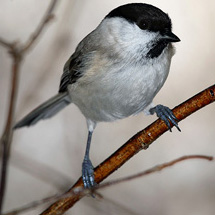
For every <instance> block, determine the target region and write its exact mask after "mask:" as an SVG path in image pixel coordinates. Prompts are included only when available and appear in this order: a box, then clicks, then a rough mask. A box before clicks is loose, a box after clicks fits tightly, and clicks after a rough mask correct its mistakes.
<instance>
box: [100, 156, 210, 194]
mask: <svg viewBox="0 0 215 215" xmlns="http://www.w3.org/2000/svg"><path fill="white" fill-rule="evenodd" d="M190 159H204V160H208V161H212V160H213V159H214V158H213V157H211V156H205V155H187V156H183V157H180V158H178V159H175V160H173V161H170V162H167V163H163V164H160V165H157V166H155V167H152V168H151V169H148V170H145V171H143V172H140V173H137V174H135V175H132V176H128V177H125V178H121V179H116V180H113V181H109V182H106V183H104V184H102V185H100V186H99V188H100V189H101V188H106V187H109V186H111V185H116V184H119V183H122V182H127V181H130V180H133V179H136V178H140V177H143V176H146V175H149V174H152V173H155V172H159V171H161V170H163V169H165V168H167V167H171V166H173V165H175V164H176V163H179V162H181V161H184V160H190ZM96 190H97V188H96Z"/></svg>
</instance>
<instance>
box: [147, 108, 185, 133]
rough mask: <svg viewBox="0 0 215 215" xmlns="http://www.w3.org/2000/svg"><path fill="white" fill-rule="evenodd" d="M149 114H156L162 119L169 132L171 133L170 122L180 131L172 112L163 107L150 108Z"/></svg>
mask: <svg viewBox="0 0 215 215" xmlns="http://www.w3.org/2000/svg"><path fill="white" fill-rule="evenodd" d="M150 113H151V114H154V113H156V114H157V116H158V117H159V118H160V119H162V120H163V121H164V122H165V124H166V125H167V127H168V128H169V130H170V131H171V132H172V129H171V125H170V122H171V123H172V124H173V125H174V126H175V127H176V128H177V129H178V130H179V131H181V129H180V128H179V126H178V122H177V118H176V117H175V115H174V114H173V112H172V111H171V110H170V109H169V108H168V107H166V106H163V105H157V106H156V107H154V108H152V109H151V110H150Z"/></svg>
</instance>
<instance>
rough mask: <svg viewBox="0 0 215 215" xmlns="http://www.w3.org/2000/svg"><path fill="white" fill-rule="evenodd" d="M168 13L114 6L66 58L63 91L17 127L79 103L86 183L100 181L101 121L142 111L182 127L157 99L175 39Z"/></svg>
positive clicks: (138, 6)
mask: <svg viewBox="0 0 215 215" xmlns="http://www.w3.org/2000/svg"><path fill="white" fill-rule="evenodd" d="M179 41H180V39H179V38H178V37H177V36H176V35H175V34H173V33H172V24H171V19H170V18H169V16H168V15H167V14H166V13H164V12H163V11H162V10H160V9H159V8H157V7H155V6H152V5H149V4H143V3H131V4H125V5H122V6H119V7H117V8H115V9H114V10H112V11H111V12H110V13H109V14H108V15H106V17H105V18H104V19H103V20H102V21H101V23H100V24H99V25H98V27H97V28H96V29H95V30H93V31H92V32H91V33H90V34H88V35H87V36H86V37H85V38H84V39H83V40H82V41H81V42H80V43H79V44H78V46H77V48H76V50H75V52H74V53H73V54H72V55H71V57H70V58H69V59H68V61H67V62H66V64H65V66H64V69H63V74H62V77H61V81H60V87H59V92H58V94H57V95H55V96H53V97H52V98H50V99H49V100H47V101H46V102H44V103H43V104H41V105H40V106H38V107H37V108H36V109H34V110H33V111H32V112H30V113H29V114H28V115H27V116H26V117H24V118H23V119H22V120H21V121H19V122H18V123H17V124H16V125H15V126H14V128H20V127H23V126H31V125H34V124H36V123H37V122H38V121H39V120H41V119H47V118H50V117H52V116H53V115H55V114H56V113H58V112H59V111H60V110H62V109H63V108H65V107H66V106H67V105H69V104H71V103H73V104H75V105H77V106H78V108H79V109H80V110H81V112H82V114H83V115H84V116H85V118H86V122H87V126H88V139H87V146H86V152H85V156H84V160H83V163H82V179H83V183H84V186H85V188H92V187H93V186H95V185H96V182H95V180H94V167H93V165H92V163H91V160H90V156H89V151H90V144H91V139H92V134H93V131H94V129H95V127H96V125H97V123H98V122H111V121H114V120H118V119H123V118H125V117H128V116H131V115H136V114H138V113H140V112H142V111H144V112H145V113H146V114H154V113H156V114H157V116H158V117H159V118H160V119H162V120H163V121H164V122H165V123H166V125H167V126H168V128H169V129H170V131H171V124H173V125H174V126H176V127H177V129H178V130H179V131H180V129H179V127H178V124H177V118H176V117H175V116H174V114H173V113H172V111H171V110H170V109H169V108H168V107H166V106H163V105H157V106H154V105H153V104H152V100H153V98H154V97H155V95H156V94H157V93H158V91H159V90H160V89H161V87H162V86H163V84H164V82H165V81H166V79H167V76H168V73H169V69H170V63H171V58H172V56H173V55H174V52H175V51H174V47H173V45H172V43H173V42H179Z"/></svg>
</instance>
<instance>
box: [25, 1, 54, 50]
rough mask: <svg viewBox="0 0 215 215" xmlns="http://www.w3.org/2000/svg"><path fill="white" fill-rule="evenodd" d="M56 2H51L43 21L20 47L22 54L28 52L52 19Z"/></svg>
mask: <svg viewBox="0 0 215 215" xmlns="http://www.w3.org/2000/svg"><path fill="white" fill-rule="evenodd" d="M57 1H58V0H52V2H51V3H50V5H49V8H48V10H47V11H46V13H45V15H44V17H43V19H42V20H41V22H40V23H39V26H38V27H37V29H36V30H35V32H34V33H33V34H32V35H31V36H30V37H29V39H28V41H27V42H26V43H25V45H24V46H23V47H22V50H21V51H22V53H24V52H26V51H28V50H29V48H30V47H32V45H33V44H34V43H35V41H36V40H37V38H38V37H39V36H40V35H41V34H42V31H43V30H44V29H45V25H47V24H48V23H49V22H50V21H51V20H52V19H53V18H54V15H53V10H54V8H55V6H56V4H57Z"/></svg>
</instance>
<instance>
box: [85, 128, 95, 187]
mask: <svg viewBox="0 0 215 215" xmlns="http://www.w3.org/2000/svg"><path fill="white" fill-rule="evenodd" d="M92 134H93V131H89V133H88V138H87V147H86V152H85V156H84V160H83V163H82V179H83V183H84V187H85V188H92V187H94V186H95V185H96V183H95V181H94V167H93V165H92V163H91V160H90V156H89V153H90V143H91V139H92Z"/></svg>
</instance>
